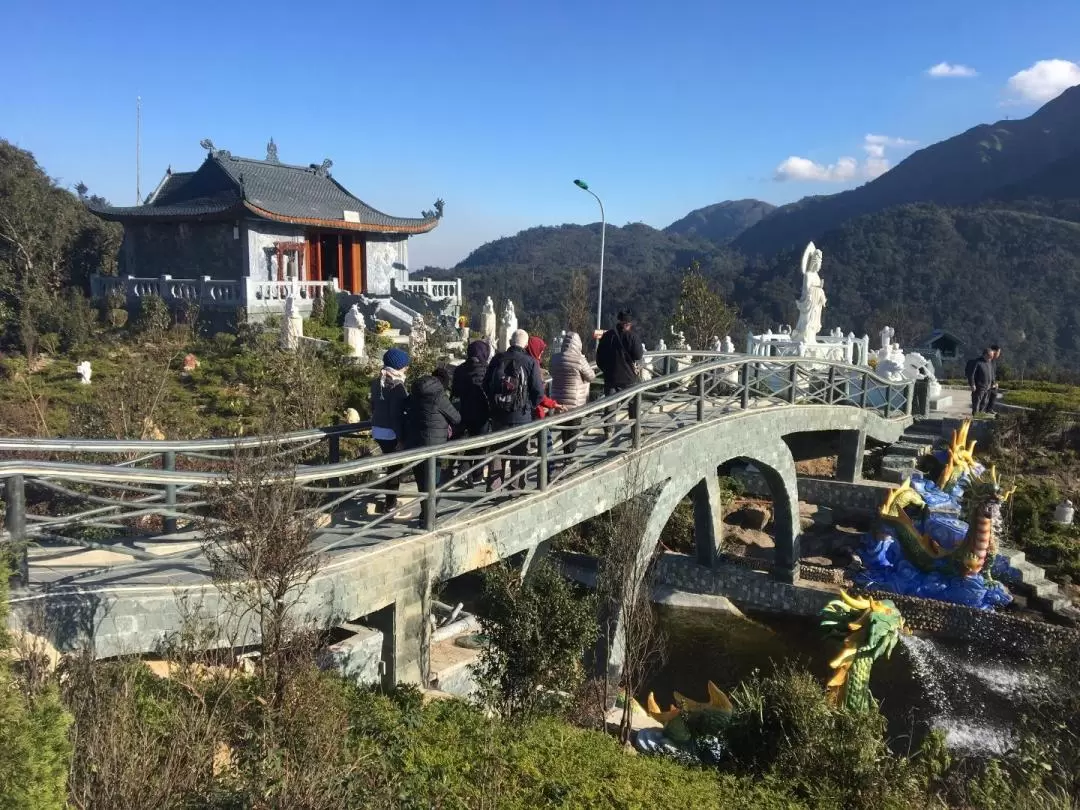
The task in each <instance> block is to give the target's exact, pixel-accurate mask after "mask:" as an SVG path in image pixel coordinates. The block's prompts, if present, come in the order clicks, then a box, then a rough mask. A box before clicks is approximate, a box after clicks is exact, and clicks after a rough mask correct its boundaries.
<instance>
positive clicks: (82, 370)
mask: <svg viewBox="0 0 1080 810" xmlns="http://www.w3.org/2000/svg"><path fill="white" fill-rule="evenodd" d="M75 373H76V374H78V375H79V382H81V383H82V384H83V385H89V384H90V376H91V375H92V374H93V373H94V370H93V369H92V368H90V361H89V360H83V361H82V362H81V363H79V365H77V366H75Z"/></svg>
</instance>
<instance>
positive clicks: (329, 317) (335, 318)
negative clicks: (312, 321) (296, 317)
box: [312, 295, 341, 329]
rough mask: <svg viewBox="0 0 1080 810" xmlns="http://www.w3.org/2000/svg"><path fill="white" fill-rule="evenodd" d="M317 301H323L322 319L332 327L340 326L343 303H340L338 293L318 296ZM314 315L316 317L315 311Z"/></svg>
mask: <svg viewBox="0 0 1080 810" xmlns="http://www.w3.org/2000/svg"><path fill="white" fill-rule="evenodd" d="M315 301H316V303H318V302H320V301H321V302H322V317H321V318H320V320H321V321H322V322H323V323H324V324H325V325H326V326H329V327H330V328H331V329H337V328H338V327H340V326H341V323H340V317H339V316H340V315H341V305H340V304H339V303H338V297H337V296H336V295H327V296H326V297H325V298H316V299H315ZM312 317H314V312H313V313H312Z"/></svg>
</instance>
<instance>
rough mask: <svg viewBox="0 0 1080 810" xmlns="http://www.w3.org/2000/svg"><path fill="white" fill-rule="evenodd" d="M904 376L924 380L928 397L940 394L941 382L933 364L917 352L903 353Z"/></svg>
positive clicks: (933, 397)
mask: <svg viewBox="0 0 1080 810" xmlns="http://www.w3.org/2000/svg"><path fill="white" fill-rule="evenodd" d="M904 376H905V377H907V378H908V379H909V380H926V381H927V384H926V394H927V396H928V397H929V398H930V399H937V398H938V397H940V396H941V383H939V382H938V379H937V374H935V373H934V364H933V363H931V362H930V361H929V360H927V359H926V358H925V357H923V356H922V355H921V354H919V353H918V352H911V354H906V355H904Z"/></svg>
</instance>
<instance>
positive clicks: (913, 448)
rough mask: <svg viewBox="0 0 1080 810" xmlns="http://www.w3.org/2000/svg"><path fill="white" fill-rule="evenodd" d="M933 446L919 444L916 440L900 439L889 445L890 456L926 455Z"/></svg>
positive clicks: (914, 456)
mask: <svg viewBox="0 0 1080 810" xmlns="http://www.w3.org/2000/svg"><path fill="white" fill-rule="evenodd" d="M933 450H934V446H933V445H932V444H920V443H918V442H913V441H909V440H907V439H902V440H901V441H899V442H897V443H896V444H894V445H892V446H891V447H889V455H890V456H910V457H912V458H919V457H920V456H926V455H929V454H930V453H932V452H933Z"/></svg>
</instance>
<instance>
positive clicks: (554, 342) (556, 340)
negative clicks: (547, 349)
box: [551, 329, 566, 356]
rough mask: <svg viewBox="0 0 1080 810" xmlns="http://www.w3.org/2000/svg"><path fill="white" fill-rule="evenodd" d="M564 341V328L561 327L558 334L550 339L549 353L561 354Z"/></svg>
mask: <svg viewBox="0 0 1080 810" xmlns="http://www.w3.org/2000/svg"><path fill="white" fill-rule="evenodd" d="M564 343H566V330H565V329H563V330H562V331H561V332H560V333H559V334H557V335H556V336H555V337H553V338H552V339H551V354H552V356H554V355H556V354H562V349H563V344H564Z"/></svg>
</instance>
